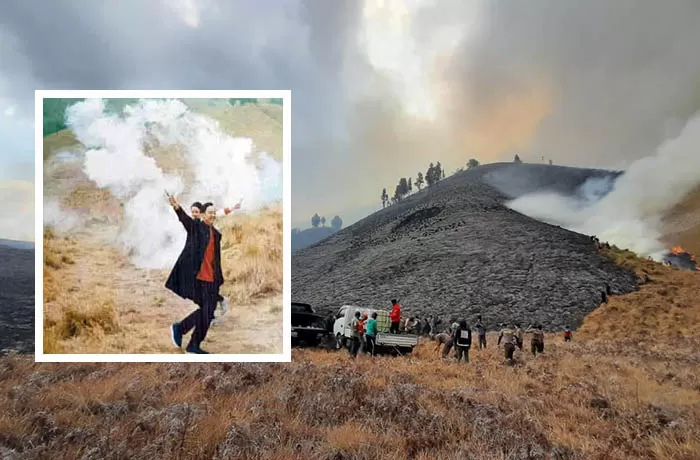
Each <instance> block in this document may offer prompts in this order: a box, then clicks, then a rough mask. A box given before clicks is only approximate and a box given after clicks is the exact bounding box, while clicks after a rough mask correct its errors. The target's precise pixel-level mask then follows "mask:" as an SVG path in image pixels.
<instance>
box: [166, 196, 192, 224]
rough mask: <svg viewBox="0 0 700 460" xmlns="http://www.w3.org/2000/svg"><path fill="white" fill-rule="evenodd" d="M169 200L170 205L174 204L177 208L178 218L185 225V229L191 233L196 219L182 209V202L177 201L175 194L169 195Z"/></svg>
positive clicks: (175, 208)
mask: <svg viewBox="0 0 700 460" xmlns="http://www.w3.org/2000/svg"><path fill="white" fill-rule="evenodd" d="M168 202H169V203H170V206H172V207H173V209H174V210H175V214H177V218H178V220H179V221H180V222H181V223H182V226H183V227H185V231H186V232H187V233H190V232H191V231H192V228H193V227H194V220H193V219H192V218H191V217H190V216H188V215H187V213H186V212H185V211H184V210H183V209H182V206H180V203H178V202H177V200H176V199H175V197H174V196H172V195H168Z"/></svg>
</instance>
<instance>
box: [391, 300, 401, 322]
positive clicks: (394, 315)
mask: <svg viewBox="0 0 700 460" xmlns="http://www.w3.org/2000/svg"><path fill="white" fill-rule="evenodd" d="M389 317H390V318H391V322H392V323H398V322H399V321H401V307H399V304H394V308H392V309H391V313H390V314H389Z"/></svg>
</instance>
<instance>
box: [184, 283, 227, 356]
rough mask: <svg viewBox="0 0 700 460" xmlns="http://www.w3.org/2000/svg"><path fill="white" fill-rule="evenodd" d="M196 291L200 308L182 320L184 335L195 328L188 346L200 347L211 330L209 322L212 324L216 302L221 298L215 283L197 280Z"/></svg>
mask: <svg viewBox="0 0 700 460" xmlns="http://www.w3.org/2000/svg"><path fill="white" fill-rule="evenodd" d="M195 293H196V297H197V302H196V303H197V305H198V306H199V308H197V309H196V310H195V311H193V312H192V313H190V314H189V315H188V316H187V318H185V319H183V320H182V321H181V322H180V325H181V326H182V334H183V335H185V334H187V333H188V332H189V331H191V330H193V329H194V331H193V332H192V337H191V338H190V343H189V345H187V346H188V347H190V346H197V347H198V346H199V345H200V344H201V343H202V342H203V341H204V339H205V338H206V336H207V332H208V331H209V324H211V320H212V319H213V318H214V311H215V310H216V303H217V302H218V300H219V293H218V290H217V288H216V285H215V284H214V283H208V282H206V281H200V280H196V281H195Z"/></svg>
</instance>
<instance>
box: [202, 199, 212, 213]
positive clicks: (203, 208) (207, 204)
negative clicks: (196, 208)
mask: <svg viewBox="0 0 700 460" xmlns="http://www.w3.org/2000/svg"><path fill="white" fill-rule="evenodd" d="M209 206H214V203H212V202H211V201H207V202H206V203H204V204H203V205H202V212H205V211H206V210H207V208H208V207H209Z"/></svg>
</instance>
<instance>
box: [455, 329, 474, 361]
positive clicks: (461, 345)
mask: <svg viewBox="0 0 700 460" xmlns="http://www.w3.org/2000/svg"><path fill="white" fill-rule="evenodd" d="M453 340H454V343H455V348H456V351H457V362H460V361H462V356H463V355H464V362H465V363H469V349H470V348H471V346H472V330H471V329H470V328H469V326H468V325H467V321H466V320H462V321H460V322H459V327H457V329H456V330H455V335H454V338H453Z"/></svg>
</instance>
